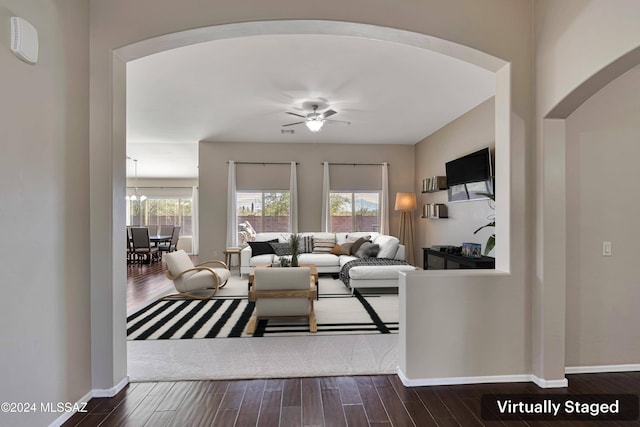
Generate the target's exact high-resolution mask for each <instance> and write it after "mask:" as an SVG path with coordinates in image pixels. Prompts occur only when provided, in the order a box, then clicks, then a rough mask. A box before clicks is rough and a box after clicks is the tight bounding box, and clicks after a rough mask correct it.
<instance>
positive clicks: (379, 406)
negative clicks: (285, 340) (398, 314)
mask: <svg viewBox="0 0 640 427" xmlns="http://www.w3.org/2000/svg"><path fill="white" fill-rule="evenodd" d="M567 377H568V379H569V388H567V389H541V388H538V387H537V386H536V385H534V384H532V383H507V384H480V385H458V386H437V387H414V388H406V387H404V386H403V385H402V383H401V382H400V380H399V379H398V377H397V376H395V375H381V376H359V377H324V378H291V379H268V380H237V381H180V382H158V383H133V384H130V385H129V386H127V387H126V388H125V389H124V390H122V391H121V392H120V393H119V394H118V395H116V396H115V397H112V398H100V399H92V400H91V401H90V402H89V405H88V407H87V409H88V411H89V412H88V413H82V414H80V413H79V414H76V415H74V416H73V417H72V418H71V419H70V420H69V421H67V422H66V423H65V424H64V426H216V427H218V426H238V427H245V426H282V427H293V426H326V427H339V426H371V427H383V426H387V427H392V426H394V427H397V426H416V427H422V426H463V427H466V426H483V425H486V426H502V425H505V426H536V427H537V426H556V425H557V426H585V425H586V426H600V425H602V426H638V425H640V422H639V421H626V422H621V421H620V422H614V421H609V422H599V423H598V422H577V421H556V422H550V421H537V422H531V421H526V422H525V421H504V422H502V421H485V420H483V419H482V417H481V415H480V414H481V412H480V401H481V396H482V395H484V394H490V393H509V394H511V393H519V394H549V393H554V394H558V393H560V394H564V393H571V394H585V393H598V394H600V393H602V394H606V393H633V394H637V393H638V391H639V390H640V372H633V373H611V374H581V375H568V376H567Z"/></svg>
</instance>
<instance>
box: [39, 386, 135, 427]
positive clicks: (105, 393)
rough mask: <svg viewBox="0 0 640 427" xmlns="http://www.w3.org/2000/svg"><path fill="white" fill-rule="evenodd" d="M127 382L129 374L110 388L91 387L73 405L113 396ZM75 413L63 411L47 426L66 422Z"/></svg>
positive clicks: (55, 425) (80, 405) (50, 426)
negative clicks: (95, 398)
mask: <svg viewBox="0 0 640 427" xmlns="http://www.w3.org/2000/svg"><path fill="white" fill-rule="evenodd" d="M127 384H129V376H126V377H124V378H123V379H122V381H120V382H119V383H118V384H116V385H115V386H113V387H111V388H108V389H93V390H91V391H90V392H89V393H87V394H85V395H84V396H82V398H80V400H78V401H77V402H76V404H77V405H75V406H77V407H80V408H82V407H83V404H85V403H87V402H89V401H90V400H91V399H93V398H94V397H113V396H115V395H116V394H118V393H120V391H121V390H122V389H123V388H125V387H126V386H127ZM75 414H76V412H75V411H73V412H65V413H63V414H62V415H60V416H59V417H58V418H56V419H55V420H54V421H53V422H52V423H51V424H49V427H60V426H62V425H63V424H64V423H65V422H67V420H68V419H69V418H71V417H72V416H74V415H75Z"/></svg>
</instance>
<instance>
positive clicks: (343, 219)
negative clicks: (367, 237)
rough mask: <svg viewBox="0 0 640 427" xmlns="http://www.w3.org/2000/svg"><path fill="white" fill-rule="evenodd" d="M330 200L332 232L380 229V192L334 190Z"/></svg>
mask: <svg viewBox="0 0 640 427" xmlns="http://www.w3.org/2000/svg"><path fill="white" fill-rule="evenodd" d="M329 201H330V205H331V206H330V212H331V231H332V232H336V233H338V232H347V233H349V232H354V231H378V230H379V227H380V193H379V192H377V191H376V192H359V193H356V192H332V193H330V195H329Z"/></svg>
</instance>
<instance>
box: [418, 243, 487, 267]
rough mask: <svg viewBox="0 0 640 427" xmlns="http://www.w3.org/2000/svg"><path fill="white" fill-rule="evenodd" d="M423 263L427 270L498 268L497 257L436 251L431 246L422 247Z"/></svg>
mask: <svg viewBox="0 0 640 427" xmlns="http://www.w3.org/2000/svg"><path fill="white" fill-rule="evenodd" d="M422 256H423V262H424V263H423V265H424V269H425V270H453V269H461V268H485V269H494V268H496V260H495V258H492V257H488V256H483V257H482V258H467V257H464V256H461V255H453V254H449V253H446V252H440V251H434V250H433V249H430V248H422Z"/></svg>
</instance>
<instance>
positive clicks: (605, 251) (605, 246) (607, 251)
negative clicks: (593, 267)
mask: <svg viewBox="0 0 640 427" xmlns="http://www.w3.org/2000/svg"><path fill="white" fill-rule="evenodd" d="M602 256H611V242H602Z"/></svg>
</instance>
